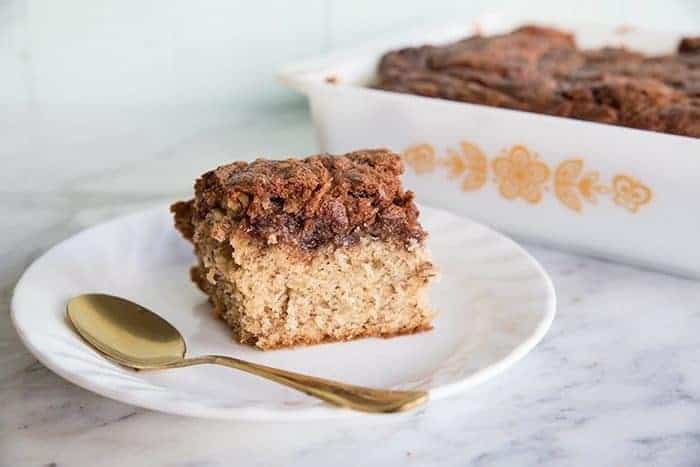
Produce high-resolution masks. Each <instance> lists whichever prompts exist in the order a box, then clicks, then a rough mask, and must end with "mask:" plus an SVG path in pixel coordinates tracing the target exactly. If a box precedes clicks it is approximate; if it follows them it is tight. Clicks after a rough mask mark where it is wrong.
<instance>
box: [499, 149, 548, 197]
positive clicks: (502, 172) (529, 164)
mask: <svg viewBox="0 0 700 467" xmlns="http://www.w3.org/2000/svg"><path fill="white" fill-rule="evenodd" d="M493 172H494V173H495V174H496V179H497V180H498V190H499V191H500V192H501V195H502V196H503V197H504V198H506V199H515V198H522V199H524V200H525V201H527V202H529V203H532V204H537V203H539V202H540V201H541V200H542V191H543V189H544V184H545V182H546V181H547V180H548V179H549V167H547V164H545V163H544V162H541V161H539V160H537V156H536V155H535V154H531V153H530V151H528V150H527V148H526V147H525V146H513V147H512V148H511V149H510V150H509V151H508V152H507V153H506V154H503V155H502V156H501V157H497V158H495V159H494V160H493Z"/></svg>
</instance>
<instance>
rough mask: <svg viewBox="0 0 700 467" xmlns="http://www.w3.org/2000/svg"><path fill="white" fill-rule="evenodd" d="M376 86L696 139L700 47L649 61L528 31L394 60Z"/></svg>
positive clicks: (392, 55) (547, 31) (546, 31)
mask: <svg viewBox="0 0 700 467" xmlns="http://www.w3.org/2000/svg"><path fill="white" fill-rule="evenodd" d="M377 76H378V78H377V79H378V81H377V83H376V84H375V87H376V88H379V89H384V90H388V91H396V92H403V93H410V94H417V95H421V96H427V97H439V98H443V99H450V100H456V101H463V102H470V103H475V104H484V105H489V106H495V107H504V108H509V109H516V110H525V111H530V112H537V113H542V114H549V115H556V116H561V117H571V118H577V119H582V120H591V121H595V122H601V123H609V124H614V125H621V126H627V127H633V128H640V129H645V130H653V131H660V132H665V133H673V134H677V135H684V136H692V137H696V138H698V137H700V37H697V38H685V39H683V40H682V41H681V42H680V44H679V46H678V50H677V52H676V53H674V54H669V55H660V56H649V55H644V54H642V53H640V52H636V51H633V50H629V49H626V48H623V47H604V48H601V49H590V50H587V49H581V48H579V47H578V46H577V45H576V41H575V39H574V36H573V35H572V34H569V33H567V32H564V31H560V30H557V29H552V28H546V27H540V26H533V25H530V26H523V27H521V28H519V29H516V30H514V31H512V32H510V33H508V34H502V35H494V36H486V37H485V36H480V35H476V36H472V37H468V38H466V39H463V40H460V41H458V42H454V43H452V44H448V45H443V46H432V45H426V46H422V47H411V48H404V49H400V50H394V51H391V52H388V53H387V54H385V55H384V56H383V57H382V59H381V61H380V63H379V68H378V74H377Z"/></svg>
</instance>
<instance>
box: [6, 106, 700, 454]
mask: <svg viewBox="0 0 700 467" xmlns="http://www.w3.org/2000/svg"><path fill="white" fill-rule="evenodd" d="M176 130H177V129H171V131H165V130H164V131H162V132H160V133H157V132H156V133H153V134H151V135H150V136H149V137H145V136H144V135H136V136H134V135H126V136H125V139H128V138H131V139H130V140H129V141H125V142H123V143H122V146H120V147H118V148H115V147H114V146H110V147H105V148H104V151H103V152H102V151H101V154H99V155H97V156H95V157H90V156H88V155H87V154H85V153H77V154H76V153H71V154H67V155H66V156H65V160H68V161H69V162H68V163H57V162H56V159H55V158H54V156H55V154H51V153H50V151H48V152H45V153H42V152H41V151H39V150H38V149H36V148H37V146H36V144H35V145H34V146H29V149H27V151H28V153H31V154H32V158H31V159H30V160H28V159H27V158H25V157H21V156H20V157H14V158H10V159H8V160H9V162H7V161H6V162H5V166H4V167H3V170H2V171H1V172H2V173H1V174H0V186H1V187H3V188H1V189H0V196H1V197H2V203H0V213H1V216H0V225H1V226H2V232H3V235H2V236H0V290H1V292H2V293H1V295H0V307H1V310H2V313H0V349H1V350H2V352H0V465H2V466H25V465H26V466H80V465H89V466H93V467H97V466H112V465H130V466H135V465H144V466H153V465H166V466H173V467H174V466H182V467H184V466H189V467H195V466H212V467H213V466H225V465H256V466H257V465H260V466H267V465H293V466H328V465H333V466H335V467H342V466H355V465H363V466H370V465H382V466H385V465H417V466H418V465H426V466H455V465H460V466H519V467H520V466H535V465H561V466H592V465H595V466H608V465H609V466H620V465H624V466H658V465H663V466H681V465H685V466H692V465H696V466H697V465H700V416H699V415H700V332H698V330H699V329H700V282H695V281H689V280H685V279H681V278H677V277H672V276H667V275H663V274H657V273H653V272H649V271H643V270H639V269H635V268H632V267H628V266H624V265H619V264H613V263H607V262H603V261H598V260H593V259H589V258H585V257H580V256H573V255H569V254H565V253H562V252H556V251H552V250H547V249H542V248H538V247H534V246H529V245H526V248H527V249H528V251H530V252H531V253H532V254H533V255H534V256H535V257H537V259H538V260H540V261H541V262H542V264H543V265H544V267H545V268H546V269H547V270H548V271H549V272H550V274H551V276H552V278H553V280H554V284H555V287H556V289H557V293H558V299H559V309H558V315H557V317H556V319H555V321H554V324H553V327H552V329H551V331H550V333H549V334H548V335H547V336H546V337H545V339H544V341H543V342H542V343H541V344H540V345H539V346H538V347H537V348H536V349H535V350H534V351H533V352H532V353H531V354H529V355H528V356H527V357H526V358H525V359H524V360H523V361H522V362H521V363H519V364H518V365H516V366H515V367H514V368H513V369H511V370H509V371H507V372H506V373H504V374H503V375H501V376H499V377H497V378H496V379H494V380H492V381H490V382H488V383H486V384H484V385H483V386H479V387H477V388H475V389H473V390H471V391H469V392H468V393H466V394H464V396H462V397H459V398H453V399H448V400H444V401H437V402H434V403H432V404H430V405H429V406H428V407H427V408H426V409H424V410H422V411H420V412H417V413H414V414H412V415H410V416H408V417H406V418H401V419H399V420H395V419H389V420H387V421H386V422H381V423H379V424H376V421H375V420H374V419H373V420H372V422H371V423H372V424H369V423H368V422H367V421H366V420H364V419H362V418H358V419H351V420H345V421H337V422H323V423H299V424H291V423H282V424H271V423H239V422H220V421H209V420H197V419H190V418H184V417H176V416H170V415H164V414H160V413H156V412H151V411H148V410H145V409H139V408H135V407H130V406H128V405H124V404H121V403H118V402H114V401H111V400H109V399H105V398H102V397H100V396H97V395H95V394H92V393H90V392H88V391H86V390H83V389H81V388H79V387H76V386H74V385H72V384H70V383H68V382H66V381H64V380H62V379H61V378H59V377H58V376H56V375H54V374H53V373H51V372H50V371H49V370H47V369H46V368H44V367H43V366H42V365H41V364H39V363H38V362H37V361H36V360H35V359H34V358H32V356H31V355H29V353H28V352H27V351H26V350H25V349H24V348H23V347H22V345H21V343H20V342H19V339H18V337H17V335H16V334H15V332H14V330H13V328H12V326H11V324H10V317H9V301H10V297H11V294H12V289H13V287H14V284H15V282H16V281H17V279H18V278H19V276H20V274H21V273H22V271H23V270H24V269H25V268H26V267H27V266H28V265H29V264H30V263H31V261H32V260H33V259H34V258H36V257H37V256H38V255H40V254H41V253H42V252H43V251H45V250H46V249H47V248H48V247H50V246H51V245H52V244H54V243H55V242H57V241H59V240H61V239H64V238H66V237H68V236H70V235H71V234H73V233H75V232H77V231H79V230H80V229H82V228H84V227H85V226H88V225H91V224H94V223H97V222H100V221H102V220H105V219H108V218H111V217H114V216H117V215H120V214H123V213H126V212H132V211H136V210H139V209H142V208H144V207H147V206H150V205H152V204H158V203H162V202H164V201H168V200H172V199H175V198H178V197H180V196H183V195H185V194H186V193H187V192H188V191H189V190H190V187H191V183H192V180H193V179H194V178H195V177H196V176H197V175H198V174H199V173H201V172H202V171H204V170H205V169H207V168H209V167H211V166H214V165H216V164H219V163H221V162H223V161H226V160H230V159H233V158H237V157H252V156H255V155H259V154H262V153H263V152H267V153H276V154H279V155H286V154H294V153H297V154H303V153H308V152H311V151H313V150H314V149H315V143H314V140H313V133H312V130H311V124H310V121H309V117H308V115H307V113H306V111H305V110H304V108H303V107H302V106H301V105H299V103H298V102H297V103H294V104H290V105H289V106H280V107H278V108H274V109H267V110H264V111H261V112H260V114H259V115H254V116H251V117H250V118H247V119H239V120H237V121H235V122H234V121H232V122H230V123H229V124H221V123H218V124H205V123H203V124H202V125H200V126H199V127H198V128H196V129H193V130H192V131H191V132H189V133H187V134H186V135H185V136H182V134H183V133H179V132H178V131H176ZM174 135H181V136H179V137H176V136H174ZM139 138H140V139H139ZM37 144H38V143H37ZM94 146H96V143H95V144H93V147H94ZM32 147H33V148H34V149H32ZM136 147H138V148H141V149H140V150H138V151H133V152H129V151H127V149H128V148H132V149H133V148H136ZM125 151H126V152H125ZM39 153H41V154H43V156H38V154H39ZM42 157H43V159H42ZM8 166H9V167H8ZM37 312H39V311H37Z"/></svg>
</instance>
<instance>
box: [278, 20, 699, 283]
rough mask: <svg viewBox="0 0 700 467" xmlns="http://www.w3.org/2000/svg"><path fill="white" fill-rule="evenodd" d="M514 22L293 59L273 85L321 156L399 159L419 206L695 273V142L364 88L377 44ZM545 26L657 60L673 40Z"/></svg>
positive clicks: (509, 24) (588, 43)
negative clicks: (302, 98) (364, 153)
mask: <svg viewBox="0 0 700 467" xmlns="http://www.w3.org/2000/svg"><path fill="white" fill-rule="evenodd" d="M522 23H523V21H518V22H515V21H513V20H511V19H506V18H503V17H499V16H497V15H494V16H490V17H486V18H481V19H480V20H479V21H478V22H474V23H472V24H471V25H469V26H467V27H465V26H456V27H455V26H449V27H444V28H440V29H439V30H438V31H432V32H430V31H429V32H427V33H416V34H413V35H411V36H409V37H404V38H401V39H398V40H394V41H387V42H382V43H377V44H373V45H371V46H367V47H364V48H362V49H358V50H356V51H351V52H347V53H340V54H335V55H333V56H329V57H325V58H322V59H319V60H312V61H308V62H305V63H302V64H297V65H294V66H291V67H288V68H286V69H285V70H284V71H283V72H282V73H281V74H280V78H281V80H282V81H283V82H284V83H285V84H287V85H289V86H290V87H293V88H295V89H297V90H298V91H300V92H302V93H303V94H306V95H307V96H308V98H309V102H310V105H311V110H312V114H313V120H314V124H315V127H316V132H317V136H318V139H319V142H320V145H321V148H322V150H323V151H328V152H331V153H342V152H345V151H350V150H353V149H358V148H365V147H389V148H391V149H393V150H395V151H397V152H401V153H402V154H404V157H405V158H406V162H407V166H408V169H407V174H406V176H405V184H406V186H407V187H409V188H410V189H412V190H414V191H415V192H416V196H417V199H418V200H419V201H420V202H423V203H426V204H433V205H436V206H440V207H444V208H447V209H450V210H452V211H454V212H455V213H458V214H461V215H465V216H470V217H473V218H475V219H477V220H479V221H482V222H485V223H487V224H490V225H492V226H494V227H496V228H498V229H501V230H503V231H505V232H509V233H511V234H513V235H515V236H517V237H520V238H523V239H527V240H533V241H536V242H539V243H544V244H549V245H554V246H558V247H561V248H565V249H569V250H573V251H577V252H582V253H586V254H591V255H594V256H599V257H604V258H609V259H614V260H619V261H625V262H630V263H634V264H638V265H643V266H647V267H651V268H656V269H660V270H664V271H669V272H673V273H677V274H682V275H686V276H692V277H700V246H699V244H698V239H699V238H700V214H699V213H698V209H697V207H696V206H695V202H696V201H698V200H700V139H695V138H689V137H683V136H674V135H667V134H661V133H655V132H651V131H643V130H635V129H630V128H624V127H617V126H611V125H604V124H599V123H592V122H585V121H578V120H572V119H565V118H559V117H551V116H546V115H537V114H533V113H526V112H520V111H514V110H506V109H498V108H491V107H486V106H481V105H474V104H466V103H462V102H453V101H447V100H441V99H432V98H424V97H419V96H413V95H406V94H398V93H391V92H385V91H378V90H373V89H369V88H367V87H366V85H367V84H368V83H370V82H371V81H372V78H373V74H374V70H375V67H376V65H377V63H378V60H379V58H380V56H381V55H382V54H383V53H384V52H386V51H388V50H390V49H393V48H397V47H400V46H408V45H420V44H424V43H443V42H449V41H451V40H454V39H457V38H460V37H464V36H465V35H468V34H471V33H473V32H474V31H476V30H480V31H482V32H483V33H484V34H492V33H498V32H502V31H508V30H510V29H512V28H513V27H515V26H518V25H519V24H522ZM557 26H559V27H563V28H565V29H568V30H570V31H573V32H574V33H575V35H576V38H577V41H578V43H579V44H580V45H581V46H583V47H598V46H602V45H611V44H614V45H617V44H624V45H627V46H630V47H632V48H635V49H638V50H642V51H645V52H649V53H664V52H671V51H673V50H674V49H675V47H676V45H677V43H678V40H679V39H680V35H677V34H662V33H650V32H643V31H639V30H629V28H616V29H614V28H606V27H601V26H581V25H570V24H567V25H561V24H560V25H557Z"/></svg>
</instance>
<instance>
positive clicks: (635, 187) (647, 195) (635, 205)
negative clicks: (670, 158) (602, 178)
mask: <svg viewBox="0 0 700 467" xmlns="http://www.w3.org/2000/svg"><path fill="white" fill-rule="evenodd" d="M612 186H613V191H614V192H615V198H614V199H615V202H616V203H617V204H619V205H620V206H623V207H625V208H627V209H628V210H629V211H630V212H637V211H638V210H639V208H640V207H641V206H642V205H644V204H647V203H648V202H649V201H651V190H650V189H649V187H647V186H645V185H643V184H642V183H640V182H639V181H637V180H636V179H634V178H632V177H629V176H627V175H616V176H615V178H613V182H612Z"/></svg>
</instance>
